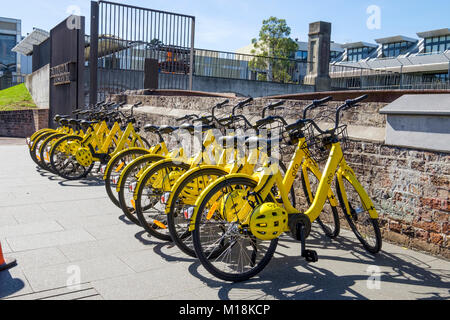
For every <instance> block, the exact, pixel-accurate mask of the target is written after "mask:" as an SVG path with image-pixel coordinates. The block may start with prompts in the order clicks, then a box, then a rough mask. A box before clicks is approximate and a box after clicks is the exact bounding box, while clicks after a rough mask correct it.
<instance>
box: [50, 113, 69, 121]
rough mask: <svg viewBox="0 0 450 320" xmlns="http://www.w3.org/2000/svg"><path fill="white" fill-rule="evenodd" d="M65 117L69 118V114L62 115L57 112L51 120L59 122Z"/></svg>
mask: <svg viewBox="0 0 450 320" xmlns="http://www.w3.org/2000/svg"><path fill="white" fill-rule="evenodd" d="M67 118H69V116H63V115H60V114H57V115H56V116H55V117H54V118H53V120H55V122H59V121H60V120H61V119H67Z"/></svg>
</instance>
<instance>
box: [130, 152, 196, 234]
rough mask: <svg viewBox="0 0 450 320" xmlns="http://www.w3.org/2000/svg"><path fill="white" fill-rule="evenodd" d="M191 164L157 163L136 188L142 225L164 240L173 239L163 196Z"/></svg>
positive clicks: (137, 213)
mask: <svg viewBox="0 0 450 320" xmlns="http://www.w3.org/2000/svg"><path fill="white" fill-rule="evenodd" d="M189 168H190V166H189V165H188V164H186V163H180V162H173V161H171V162H163V163H160V164H158V163H157V164H155V165H154V166H152V167H151V168H149V169H148V171H147V172H146V173H145V175H144V176H143V177H142V182H141V184H140V187H139V188H138V190H136V202H135V204H136V216H137V217H138V219H139V222H140V225H141V226H142V227H143V228H144V229H145V231H147V232H148V233H149V234H150V235H152V236H154V237H156V238H158V239H160V240H164V241H172V238H171V236H170V233H169V229H168V228H167V215H166V213H165V205H164V204H163V203H162V202H161V197H162V196H163V195H164V194H165V193H167V192H170V190H171V189H172V186H173V185H174V184H175V181H176V179H178V178H179V177H181V176H182V175H183V173H184V172H186V171H187V170H189Z"/></svg>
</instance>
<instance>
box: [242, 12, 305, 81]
mask: <svg viewBox="0 0 450 320" xmlns="http://www.w3.org/2000/svg"><path fill="white" fill-rule="evenodd" d="M290 34H291V28H289V26H288V25H287V23H286V20H284V19H278V18H276V17H270V18H269V19H266V20H263V25H262V27H261V30H260V31H259V38H258V39H256V38H255V39H252V44H253V48H254V49H253V50H252V51H251V52H252V54H256V55H258V57H255V58H253V59H252V60H251V61H250V67H251V68H253V69H255V70H257V71H259V72H261V71H263V70H264V71H265V73H266V75H265V78H266V80H269V81H278V82H290V81H291V76H290V74H289V70H290V69H292V68H294V67H295V63H294V62H293V61H290V60H289V59H290V58H292V57H293V55H294V54H295V52H296V51H297V50H298V44H297V43H296V42H295V41H294V40H292V39H291V38H290V37H289V35H290ZM259 78H260V76H259V74H258V79H259Z"/></svg>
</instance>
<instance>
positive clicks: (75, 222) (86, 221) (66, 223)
mask: <svg viewBox="0 0 450 320" xmlns="http://www.w3.org/2000/svg"><path fill="white" fill-rule="evenodd" d="M56 219H57V222H58V223H59V224H60V225H61V226H62V227H63V228H64V229H66V230H70V229H78V228H86V227H108V226H112V225H118V224H123V222H122V221H120V220H119V219H114V217H111V216H110V215H99V216H86V217H67V216H64V217H58V218H56Z"/></svg>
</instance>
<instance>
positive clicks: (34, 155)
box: [30, 131, 55, 167]
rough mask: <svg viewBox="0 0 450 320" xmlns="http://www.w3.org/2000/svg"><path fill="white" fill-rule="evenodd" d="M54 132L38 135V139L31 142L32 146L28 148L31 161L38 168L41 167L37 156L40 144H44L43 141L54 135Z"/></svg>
mask: <svg viewBox="0 0 450 320" xmlns="http://www.w3.org/2000/svg"><path fill="white" fill-rule="evenodd" d="M54 133H55V132H54V131H51V132H44V133H42V134H41V135H39V136H38V137H36V139H35V140H34V142H33V145H32V146H31V148H30V156H31V159H33V161H34V162H35V163H36V164H37V165H38V166H39V167H41V159H40V156H39V148H40V146H41V145H42V143H43V142H44V140H45V139H46V138H48V137H49V136H51V135H52V134H54Z"/></svg>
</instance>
